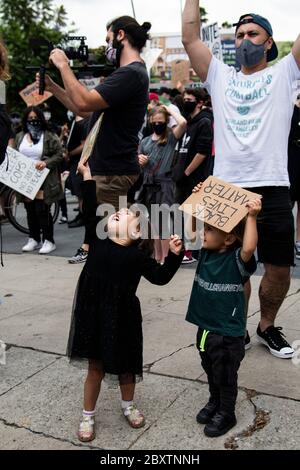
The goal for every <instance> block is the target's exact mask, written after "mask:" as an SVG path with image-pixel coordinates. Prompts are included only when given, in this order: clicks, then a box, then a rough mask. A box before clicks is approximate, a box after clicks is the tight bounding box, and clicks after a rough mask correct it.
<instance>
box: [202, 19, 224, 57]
mask: <svg viewBox="0 0 300 470" xmlns="http://www.w3.org/2000/svg"><path fill="white" fill-rule="evenodd" d="M201 34H202V41H203V42H204V43H205V44H206V45H207V47H208V48H209V50H210V51H211V53H212V55H213V56H214V57H216V58H217V59H220V60H222V59H223V56H222V45H221V37H220V29H219V26H218V23H213V24H210V25H208V26H202V27H201Z"/></svg>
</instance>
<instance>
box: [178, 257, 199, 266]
mask: <svg viewBox="0 0 300 470" xmlns="http://www.w3.org/2000/svg"><path fill="white" fill-rule="evenodd" d="M196 262H197V260H196V259H195V258H193V257H191V258H189V257H188V256H184V257H183V259H182V261H181V264H191V263H196Z"/></svg>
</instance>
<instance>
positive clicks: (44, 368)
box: [0, 357, 61, 398]
mask: <svg viewBox="0 0 300 470" xmlns="http://www.w3.org/2000/svg"><path fill="white" fill-rule="evenodd" d="M60 359H61V357H57V358H56V359H55V360H54V361H52V362H50V364H47V365H46V366H45V367H42V368H41V369H39V370H38V371H36V372H34V374H32V375H29V376H28V377H26V378H25V379H24V380H22V381H21V382H19V383H17V384H15V385H14V386H13V387H11V388H9V389H8V390H6V391H5V392H3V393H0V398H1V397H3V396H4V395H6V394H7V393H9V392H11V391H12V390H14V389H15V388H17V387H19V386H20V385H23V384H24V383H25V382H27V381H28V380H30V379H32V378H33V377H35V376H36V375H38V374H39V373H40V372H43V371H44V370H46V369H47V368H48V367H50V366H52V365H53V364H55V363H56V362H57V361H60Z"/></svg>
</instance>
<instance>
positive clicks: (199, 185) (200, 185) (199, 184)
mask: <svg viewBox="0 0 300 470" xmlns="http://www.w3.org/2000/svg"><path fill="white" fill-rule="evenodd" d="M202 185H203V183H198V184H197V186H195V187H194V188H193V193H198V192H199V191H200V189H201V188H202Z"/></svg>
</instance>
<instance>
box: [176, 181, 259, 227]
mask: <svg viewBox="0 0 300 470" xmlns="http://www.w3.org/2000/svg"><path fill="white" fill-rule="evenodd" d="M255 198H261V196H260V195H259V194H255V193H252V192H250V191H246V190H245V189H242V188H240V187H239V186H235V185H233V184H229V183H226V182H225V181H222V180H220V179H218V178H215V177H214V176H210V177H209V178H207V179H206V180H205V181H204V183H203V185H202V188H201V190H200V191H199V192H198V193H193V194H192V195H191V196H190V197H189V198H188V199H187V200H186V201H185V202H184V203H183V204H182V205H181V206H180V207H179V209H180V210H182V211H184V212H186V213H187V214H190V215H193V216H194V217H197V218H198V219H200V220H202V221H203V222H206V223H207V224H209V225H212V226H213V227H216V228H218V229H220V230H222V231H223V232H226V233H230V232H231V231H232V230H233V229H234V227H235V226H236V225H237V224H238V223H239V222H240V221H241V220H242V219H243V218H244V217H245V216H246V215H247V214H248V208H247V207H246V205H247V203H248V202H249V201H250V200H251V199H255Z"/></svg>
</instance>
